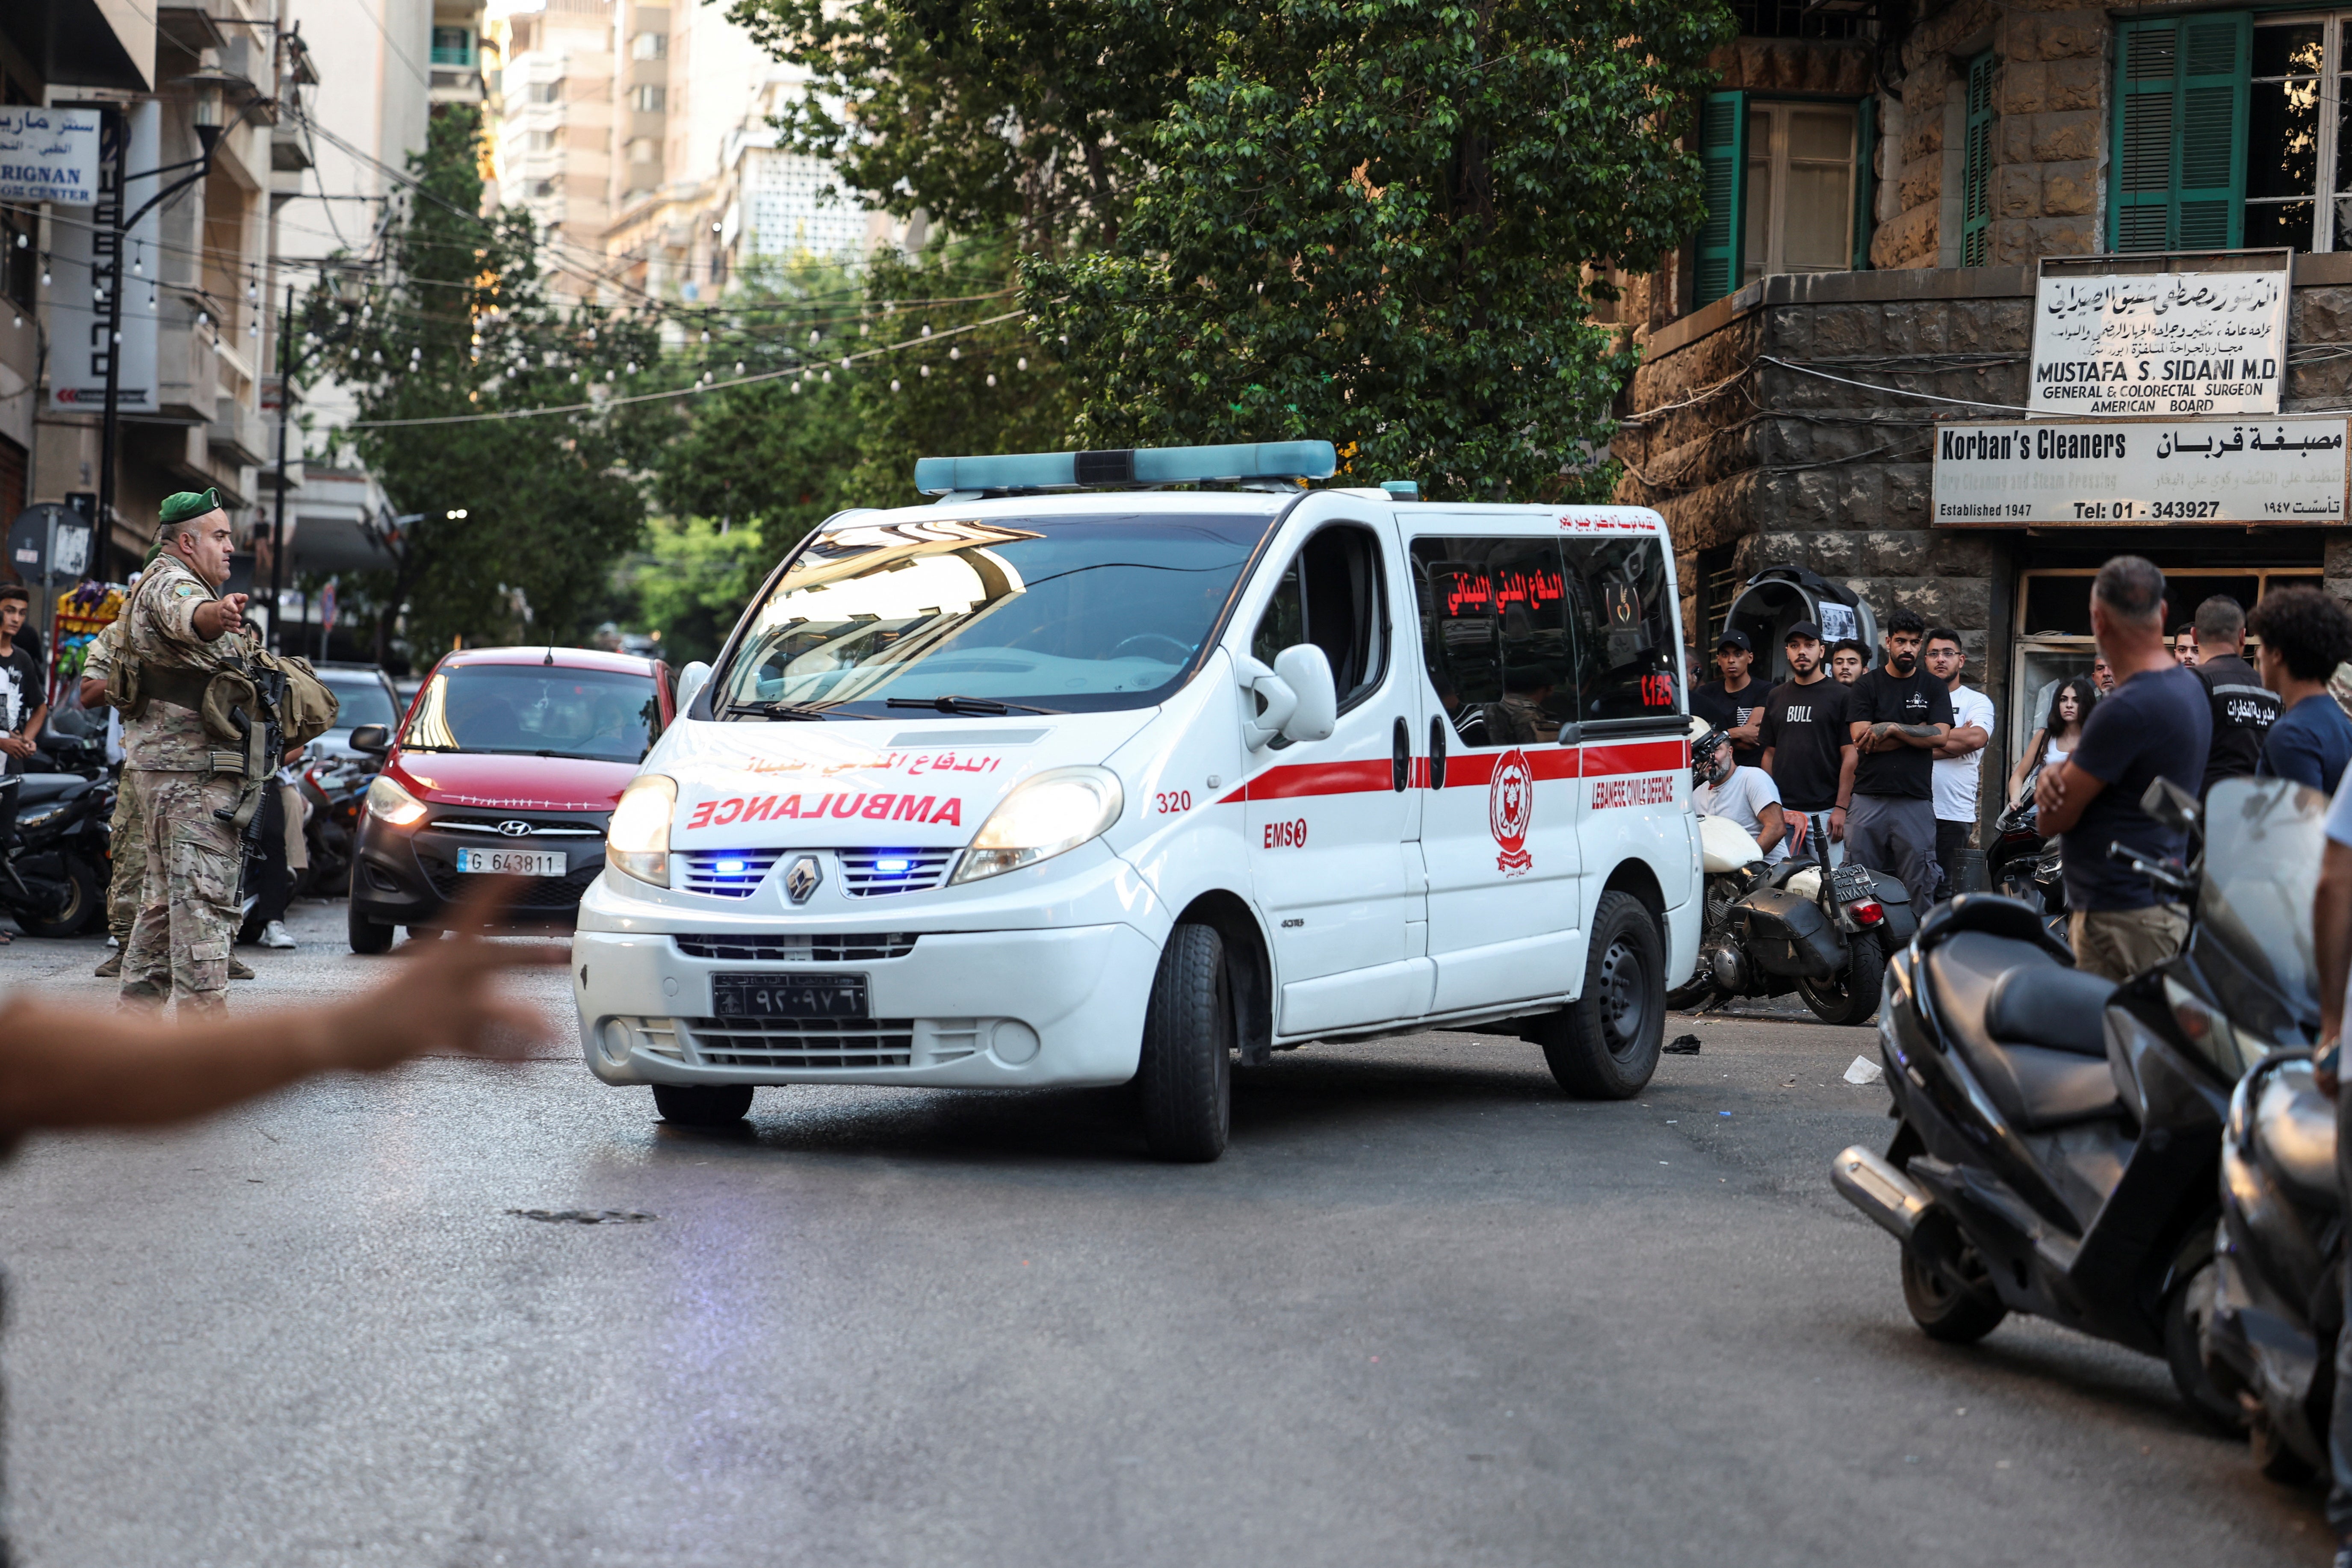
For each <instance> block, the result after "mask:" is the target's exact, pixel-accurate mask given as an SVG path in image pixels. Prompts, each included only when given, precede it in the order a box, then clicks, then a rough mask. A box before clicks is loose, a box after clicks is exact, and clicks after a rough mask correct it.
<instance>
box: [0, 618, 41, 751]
mask: <svg viewBox="0 0 2352 1568" xmlns="http://www.w3.org/2000/svg"><path fill="white" fill-rule="evenodd" d="M30 608H31V595H28V594H26V592H25V590H24V589H22V588H20V587H18V586H17V585H16V584H14V583H8V584H0V763H5V766H0V773H23V772H24V771H25V759H26V757H30V756H34V755H37V753H38V752H39V750H40V748H39V747H38V746H37V745H35V744H34V742H36V741H37V740H38V739H39V738H40V733H41V727H42V725H44V724H45V723H47V721H48V717H49V693H48V681H47V671H45V670H44V669H43V668H41V656H40V655H39V654H38V653H37V652H36V651H35V650H34V649H32V648H30V647H26V646H25V642H24V640H23V636H22V634H23V632H24V629H25V616H26V613H27V611H28V610H29V609H30Z"/></svg>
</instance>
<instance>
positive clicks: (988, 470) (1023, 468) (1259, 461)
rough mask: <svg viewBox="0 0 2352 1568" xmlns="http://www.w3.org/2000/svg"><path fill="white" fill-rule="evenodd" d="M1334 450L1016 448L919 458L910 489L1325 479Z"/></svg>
mask: <svg viewBox="0 0 2352 1568" xmlns="http://www.w3.org/2000/svg"><path fill="white" fill-rule="evenodd" d="M1338 469H1339V452H1338V450H1337V449H1336V448H1334V447H1332V445H1331V443H1330V442H1328V441H1260V442H1254V443H1249V444H1245V445H1242V446H1234V447H1133V448H1129V449H1126V450H1119V451H1109V452H1015V453H1009V454H1007V455H1006V456H1003V457H1001V458H920V459H919V460H918V461H917V462H916V464H915V488H916V489H919V490H920V491H921V492H922V493H923V494H925V495H927V496H943V495H948V494H950V493H951V492H953V491H956V490H1066V489H1087V488H1092V487H1095V486H1119V485H1194V484H1220V483H1230V482H1233V481H1235V480H1240V479H1329V478H1330V477H1331V476H1332V474H1334V473H1335V472H1337V471H1338Z"/></svg>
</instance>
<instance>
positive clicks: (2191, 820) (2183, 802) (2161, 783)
mask: <svg viewBox="0 0 2352 1568" xmlns="http://www.w3.org/2000/svg"><path fill="white" fill-rule="evenodd" d="M2139 808H2140V809H2141V810H2142V811H2144V812H2146V813H2147V814H2148V815H2149V816H2152V817H2154V818H2156V820H2157V821H2158V822H2159V823H2161V824H2163V825H2164V826H2167V827H2169V828H2171V829H2172V830H2173V831H2174V832H2175V833H2193V832H2195V831H2196V830H2197V827H2198V825H2199V823H2200V820H2201V813H2200V810H2199V807H2198V805H2197V797H2196V796H2195V795H2190V794H2189V792H2188V791H2187V790H2185V789H2182V788H2181V787H2180V786H2179V784H2174V783H2173V782H2172V781H2171V780H2170V779H2168V778H2165V777H2162V776H2161V775H2159V776H2158V778H2157V779H2156V780H2155V781H2154V782H2152V783H2151V784H2149V785H2148V786H2147V791H2146V793H2144V794H2142V795H2141V796H2140V797H2139Z"/></svg>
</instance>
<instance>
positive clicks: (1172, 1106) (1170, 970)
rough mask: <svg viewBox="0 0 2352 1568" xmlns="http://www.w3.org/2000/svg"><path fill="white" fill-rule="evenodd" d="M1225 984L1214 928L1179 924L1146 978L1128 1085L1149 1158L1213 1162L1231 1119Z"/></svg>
mask: <svg viewBox="0 0 2352 1568" xmlns="http://www.w3.org/2000/svg"><path fill="white" fill-rule="evenodd" d="M1233 1050H1234V999H1233V984H1232V982H1231V981H1230V980H1229V979H1228V978H1227V976H1226V973H1225V944H1224V943H1223V942H1222V941H1221V940H1219V938H1218V936H1217V933H1216V931H1215V930H1214V928H1213V927H1210V926H1204V925H1180V926H1178V927H1177V928H1176V929H1175V931H1173V932H1171V934H1170V936H1169V938H1168V946H1167V948H1166V950H1165V951H1163V952H1161V953H1160V969H1159V973H1156V974H1154V975H1153V976H1152V977H1151V1001H1150V1005H1149V1006H1147V1007H1146V1008H1145V1010H1144V1015H1143V1055H1142V1058H1141V1059H1140V1060H1139V1062H1138V1063H1137V1064H1136V1069H1135V1081H1136V1089H1137V1092H1138V1095H1139V1099H1140V1100H1141V1101H1142V1107H1143V1142H1144V1143H1145V1145H1146V1146H1147V1147H1149V1148H1150V1151H1151V1152H1152V1154H1153V1156H1154V1157H1155V1158H1158V1159H1161V1160H1180V1161H1190V1162H1192V1163H1202V1162H1205V1161H1209V1160H1213V1159H1215V1158H1216V1157H1217V1156H1218V1155H1220V1154H1222V1153H1223V1152H1225V1134H1226V1131H1228V1130H1229V1128H1230V1127H1231V1125H1232V1121H1233Z"/></svg>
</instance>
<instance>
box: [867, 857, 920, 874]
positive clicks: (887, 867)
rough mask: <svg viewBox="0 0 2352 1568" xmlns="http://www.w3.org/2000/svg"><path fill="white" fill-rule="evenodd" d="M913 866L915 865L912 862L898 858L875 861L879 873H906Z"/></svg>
mask: <svg viewBox="0 0 2352 1568" xmlns="http://www.w3.org/2000/svg"><path fill="white" fill-rule="evenodd" d="M912 865H914V862H913V861H912V860H908V859H906V858H901V857H898V856H889V857H886V858H882V859H879V860H877V861H875V862H874V868H875V869H876V870H877V871H904V870H906V869H907V868H909V867H911V866H912Z"/></svg>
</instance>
